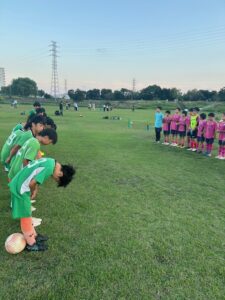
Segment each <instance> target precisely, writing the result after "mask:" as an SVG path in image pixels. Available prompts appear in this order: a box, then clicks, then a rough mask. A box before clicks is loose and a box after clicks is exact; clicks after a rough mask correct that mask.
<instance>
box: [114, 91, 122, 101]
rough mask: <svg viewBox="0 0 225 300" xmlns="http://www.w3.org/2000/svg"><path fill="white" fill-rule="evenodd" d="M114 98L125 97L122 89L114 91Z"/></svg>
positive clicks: (120, 98)
mask: <svg viewBox="0 0 225 300" xmlns="http://www.w3.org/2000/svg"><path fill="white" fill-rule="evenodd" d="M113 98H114V99H115V100H124V99H125V97H124V94H123V93H122V92H121V91H114V92H113Z"/></svg>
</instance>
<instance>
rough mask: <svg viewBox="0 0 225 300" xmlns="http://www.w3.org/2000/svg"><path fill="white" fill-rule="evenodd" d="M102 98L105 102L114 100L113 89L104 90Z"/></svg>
mask: <svg viewBox="0 0 225 300" xmlns="http://www.w3.org/2000/svg"><path fill="white" fill-rule="evenodd" d="M101 98H102V99H103V100H111V99H113V92H112V90H111V89H102V90H101Z"/></svg>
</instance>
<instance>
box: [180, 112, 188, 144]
mask: <svg viewBox="0 0 225 300" xmlns="http://www.w3.org/2000/svg"><path fill="white" fill-rule="evenodd" d="M186 118H187V112H186V111H185V110H184V111H182V115H181V117H180V119H179V122H178V133H179V136H180V140H179V147H180V148H184V141H185V136H186Z"/></svg>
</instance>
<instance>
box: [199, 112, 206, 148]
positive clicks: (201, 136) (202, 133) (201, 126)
mask: <svg viewBox="0 0 225 300" xmlns="http://www.w3.org/2000/svg"><path fill="white" fill-rule="evenodd" d="M199 117H200V118H199V123H198V132H197V152H198V153H202V152H203V151H204V142H205V126H206V114H205V113H201V114H200V116H199Z"/></svg>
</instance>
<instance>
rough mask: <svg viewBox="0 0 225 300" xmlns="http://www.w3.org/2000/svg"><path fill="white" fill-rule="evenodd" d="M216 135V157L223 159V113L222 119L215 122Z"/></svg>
mask: <svg viewBox="0 0 225 300" xmlns="http://www.w3.org/2000/svg"><path fill="white" fill-rule="evenodd" d="M217 132H218V134H219V136H218V143H219V148H218V156H216V158H218V159H225V113H223V114H222V119H221V120H220V121H219V123H218V124H217Z"/></svg>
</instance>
